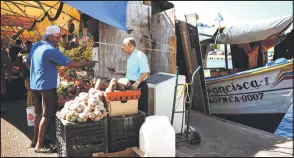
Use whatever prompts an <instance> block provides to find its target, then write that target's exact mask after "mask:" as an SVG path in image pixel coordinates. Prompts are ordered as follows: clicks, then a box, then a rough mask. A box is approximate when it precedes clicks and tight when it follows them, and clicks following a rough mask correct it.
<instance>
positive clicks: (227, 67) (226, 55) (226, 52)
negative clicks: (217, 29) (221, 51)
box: [225, 44, 229, 70]
mask: <svg viewBox="0 0 294 158" xmlns="http://www.w3.org/2000/svg"><path fill="white" fill-rule="evenodd" d="M227 46H228V45H227V44H225V62H226V70H228V69H229V65H228V48H227Z"/></svg>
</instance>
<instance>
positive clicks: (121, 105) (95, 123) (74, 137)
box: [56, 68, 145, 157]
mask: <svg viewBox="0 0 294 158" xmlns="http://www.w3.org/2000/svg"><path fill="white" fill-rule="evenodd" d="M80 72H82V73H80ZM84 72H86V73H87V75H83V73H84ZM71 73H72V71H71V72H69V71H66V70H65V69H64V68H61V69H59V78H61V79H62V80H61V82H60V86H59V88H58V89H57V92H58V96H59V104H61V107H62V109H61V111H59V112H58V113H57V114H56V138H57V139H56V140H57V141H56V143H57V144H56V145H57V151H58V156H61V157H64V156H82V157H84V156H92V154H93V153H97V152H103V153H109V152H116V151H119V150H124V149H126V148H128V147H133V146H138V145H139V130H140V128H141V126H142V124H143V123H144V121H145V114H144V113H143V112H139V111H138V99H139V98H140V95H141V91H140V90H133V89H132V88H131V84H130V81H129V80H128V79H126V78H120V79H118V80H117V79H115V78H113V79H111V80H107V79H101V78H100V79H94V78H88V79H85V78H83V76H89V75H88V74H90V73H88V71H86V70H76V74H77V76H74V75H73V74H71ZM65 74H69V75H68V76H71V77H72V78H73V79H74V81H73V82H72V80H70V81H68V79H66V78H64V75H65ZM81 74H82V75H81Z"/></svg>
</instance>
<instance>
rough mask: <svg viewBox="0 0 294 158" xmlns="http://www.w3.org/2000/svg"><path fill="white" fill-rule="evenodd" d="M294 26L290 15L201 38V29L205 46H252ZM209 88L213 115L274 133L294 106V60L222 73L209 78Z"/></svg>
mask: <svg viewBox="0 0 294 158" xmlns="http://www.w3.org/2000/svg"><path fill="white" fill-rule="evenodd" d="M292 23H293V16H292V15H291V16H285V17H281V18H273V19H267V20H263V21H262V20H261V21H259V22H256V23H251V24H250V25H244V27H242V26H241V25H238V26H236V27H234V26H231V27H226V28H225V29H223V31H222V32H221V33H220V35H219V36H217V33H214V35H211V36H208V35H207V33H205V34H204V33H203V35H205V36H202V37H201V31H203V30H199V39H200V42H201V44H202V46H203V44H204V43H215V42H216V43H219V44H243V43H250V42H255V41H261V40H267V39H269V38H273V37H274V38H275V37H277V36H282V35H285V34H286V33H287V32H285V30H288V29H289V27H292V26H293V24H292ZM292 29H293V28H292ZM217 31H218V30H216V32H217ZM292 31H293V30H292ZM204 32H205V31H204ZM206 32H207V31H206ZM253 36H254V37H253ZM231 51H232V50H231ZM232 60H234V57H233V55H232ZM224 72H227V70H225V71H224ZM211 76H213V75H211ZM206 85H207V92H208V101H209V107H210V113H211V115H215V116H218V117H221V118H224V119H228V120H231V121H234V122H237V123H241V124H244V125H248V126H251V127H254V128H258V129H261V130H265V131H268V132H272V133H274V132H275V130H276V128H277V127H278V126H279V124H280V122H281V120H282V119H283V117H284V115H285V114H286V112H287V110H288V109H289V107H290V106H291V105H292V103H293V59H292V60H285V59H279V60H276V61H275V62H273V61H272V62H270V63H268V64H267V65H266V66H263V67H259V68H254V69H251V70H247V71H242V72H237V73H224V74H221V73H219V76H218V77H216V76H214V77H209V78H206Z"/></svg>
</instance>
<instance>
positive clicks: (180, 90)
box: [176, 83, 191, 109]
mask: <svg viewBox="0 0 294 158" xmlns="http://www.w3.org/2000/svg"><path fill="white" fill-rule="evenodd" d="M185 89H186V93H187V95H186V97H185V103H188V104H189V103H190V102H191V98H190V94H189V85H188V83H185V84H184V85H182V86H181V89H179V90H177V91H176V96H177V95H178V92H180V94H181V95H180V97H179V98H177V99H176V100H177V101H178V102H177V105H176V109H177V107H178V105H179V102H180V99H181V98H182V97H183V95H184V94H185V93H184V92H185ZM187 98H188V100H189V101H187Z"/></svg>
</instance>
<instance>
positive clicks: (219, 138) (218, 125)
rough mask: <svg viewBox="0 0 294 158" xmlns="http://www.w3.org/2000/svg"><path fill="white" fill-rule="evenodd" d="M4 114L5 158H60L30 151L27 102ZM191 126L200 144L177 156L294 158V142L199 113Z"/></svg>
mask: <svg viewBox="0 0 294 158" xmlns="http://www.w3.org/2000/svg"><path fill="white" fill-rule="evenodd" d="M1 106H2V107H3V108H5V109H6V110H7V112H6V113H5V114H4V115H1V157H3V156H5V157H57V154H56V153H54V154H37V153H34V151H33V148H30V143H31V139H32V137H33V127H28V126H27V119H26V107H25V101H16V102H10V103H3V104H2V105H1ZM191 126H192V127H194V128H195V129H196V131H198V132H199V134H200V136H201V139H202V141H201V143H200V145H196V146H193V145H190V144H187V143H179V144H177V155H178V156H185V157H198V156H205V157H207V156H208V157H212V156H213V157H215V156H216V157H231V156H234V157H236V156H242V157H244V156H245V157H263V156H275V157H293V140H290V139H287V138H283V137H280V136H276V135H273V134H271V133H267V132H264V131H260V130H256V129H253V128H250V127H247V126H242V125H239V124H235V123H232V122H228V121H223V120H221V119H217V118H214V117H208V116H205V115H203V114H199V113H197V112H192V113H191Z"/></svg>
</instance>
